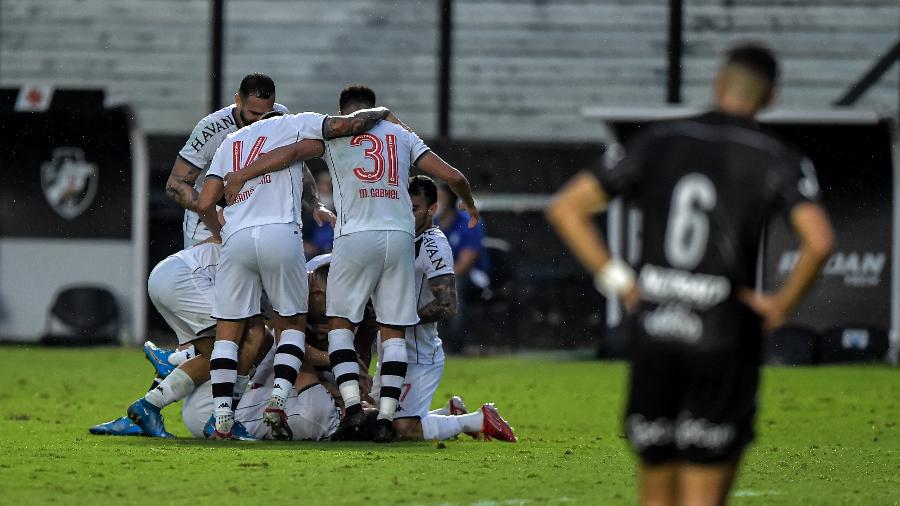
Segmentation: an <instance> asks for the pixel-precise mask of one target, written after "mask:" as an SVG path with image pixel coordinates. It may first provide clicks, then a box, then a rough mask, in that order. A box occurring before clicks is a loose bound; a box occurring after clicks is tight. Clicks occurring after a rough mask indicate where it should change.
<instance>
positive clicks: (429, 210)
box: [409, 176, 437, 235]
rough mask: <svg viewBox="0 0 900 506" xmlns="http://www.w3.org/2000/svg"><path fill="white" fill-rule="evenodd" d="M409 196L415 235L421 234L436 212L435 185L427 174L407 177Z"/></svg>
mask: <svg viewBox="0 0 900 506" xmlns="http://www.w3.org/2000/svg"><path fill="white" fill-rule="evenodd" d="M409 198H410V200H411V201H412V212H413V218H415V223H416V235H419V234H421V233H422V232H424V231H425V229H426V228H428V227H430V226H431V224H432V223H433V222H434V215H435V213H437V186H436V185H435V184H434V181H433V180H432V179H431V178H430V177H428V176H413V177H411V178H409Z"/></svg>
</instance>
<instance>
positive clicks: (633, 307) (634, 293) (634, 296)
mask: <svg viewBox="0 0 900 506" xmlns="http://www.w3.org/2000/svg"><path fill="white" fill-rule="evenodd" d="M622 303H624V304H625V309H626V310H627V311H628V312H629V313H634V312H636V311H637V310H638V306H639V305H640V303H641V293H640V292H639V291H638V289H637V283H634V284H633V285H631V289H630V290H628V291H627V292H625V295H622Z"/></svg>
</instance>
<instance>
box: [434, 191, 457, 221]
mask: <svg viewBox="0 0 900 506" xmlns="http://www.w3.org/2000/svg"><path fill="white" fill-rule="evenodd" d="M437 198H438V209H437V214H438V216H444V215H450V214H454V213H456V209H457V207H458V203H459V197H458V196H457V195H456V194H455V193H453V190H452V189H450V185H448V184H447V183H441V184H440V185H438V192H437Z"/></svg>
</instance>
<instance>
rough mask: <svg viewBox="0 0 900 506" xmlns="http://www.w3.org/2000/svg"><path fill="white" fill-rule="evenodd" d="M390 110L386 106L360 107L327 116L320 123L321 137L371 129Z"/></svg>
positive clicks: (335, 136) (330, 137)
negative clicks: (350, 111)
mask: <svg viewBox="0 0 900 506" xmlns="http://www.w3.org/2000/svg"><path fill="white" fill-rule="evenodd" d="M390 113H391V111H390V109H388V108H387V107H375V108H372V109H360V110H358V111H356V112H354V113H353V114H348V115H346V116H328V117H327V118H325V121H324V122H323V123H322V137H324V138H325V140H329V139H335V138H338V137H347V136H348V135H359V134H361V133H363V132H367V131H368V130H371V129H372V127H373V126H375V123H378V122H379V121H381V120H383V119H385V118H386V117H387V116H388V114H390Z"/></svg>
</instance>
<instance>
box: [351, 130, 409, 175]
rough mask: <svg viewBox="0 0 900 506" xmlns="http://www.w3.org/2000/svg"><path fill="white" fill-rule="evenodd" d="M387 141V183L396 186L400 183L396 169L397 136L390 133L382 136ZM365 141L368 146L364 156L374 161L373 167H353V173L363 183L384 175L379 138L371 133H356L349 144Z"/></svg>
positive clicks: (359, 143) (360, 143)
mask: <svg viewBox="0 0 900 506" xmlns="http://www.w3.org/2000/svg"><path fill="white" fill-rule="evenodd" d="M384 139H385V142H386V143H387V157H388V159H387V173H388V181H387V182H388V184H389V185H391V186H398V185H399V183H400V177H399V171H398V170H397V137H396V136H394V135H391V134H387V135H385V136H384ZM363 141H366V142H367V143H368V144H369V145H370V146H369V147H368V148H366V152H365V153H364V155H365V157H366V158H368V159H370V160H372V161H373V162H375V168H374V169H373V170H371V171H367V170H366V169H364V168H362V167H357V168H355V169H353V174H355V175H356V177H357V178H359V180H360V181H362V182H364V183H377V182H378V181H381V179H382V178H383V177H384V155H383V154H382V148H383V147H384V146H383V143H382V142H381V138H379V137H376V136H374V135H372V134H369V133H365V134H362V135H357V136H355V137H352V138H351V139H350V145H351V146H361V145H362V143H363Z"/></svg>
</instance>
